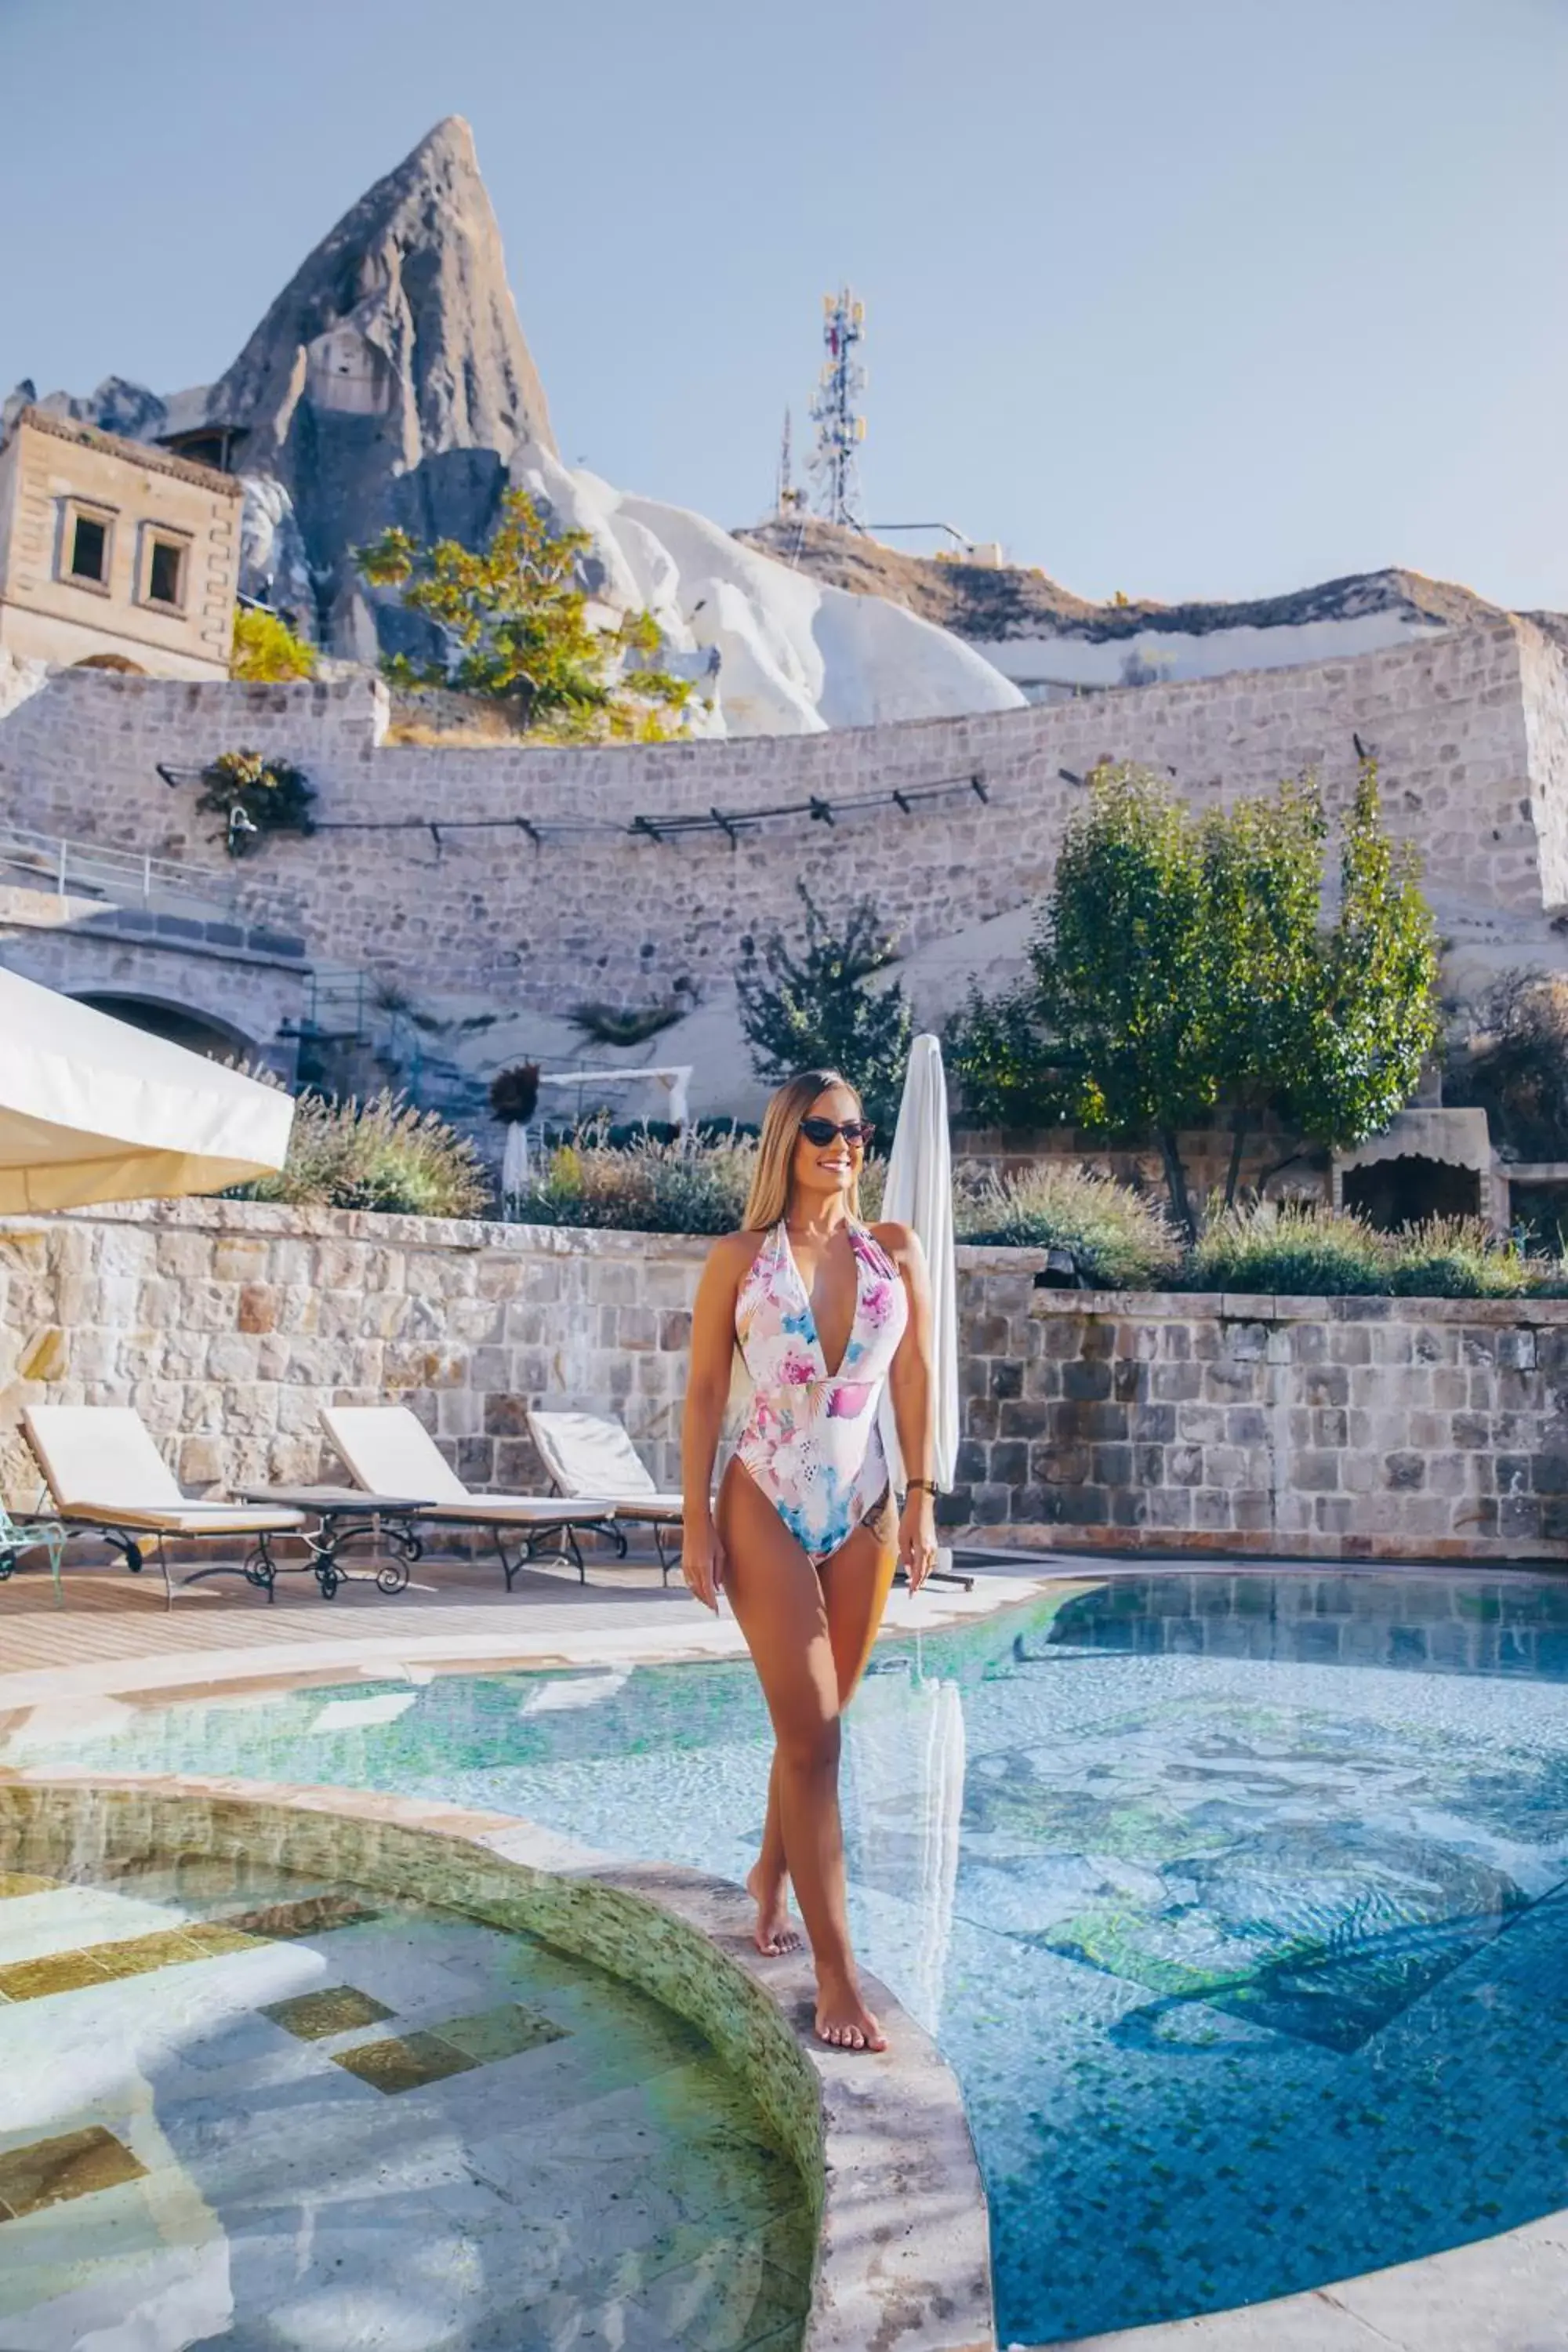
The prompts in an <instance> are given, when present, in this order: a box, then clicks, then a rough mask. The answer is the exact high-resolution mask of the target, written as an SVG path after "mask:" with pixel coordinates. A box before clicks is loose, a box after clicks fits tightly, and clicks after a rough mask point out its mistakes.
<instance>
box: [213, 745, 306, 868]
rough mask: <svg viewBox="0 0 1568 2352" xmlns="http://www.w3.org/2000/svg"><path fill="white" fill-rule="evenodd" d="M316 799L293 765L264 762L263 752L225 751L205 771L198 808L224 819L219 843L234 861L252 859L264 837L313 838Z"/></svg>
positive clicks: (280, 762)
mask: <svg viewBox="0 0 1568 2352" xmlns="http://www.w3.org/2000/svg"><path fill="white" fill-rule="evenodd" d="M315 797H316V794H315V790H314V788H313V786H311V785H310V783H308V782H306V780H305V777H304V775H303V773H302V772H301V771H300V769H298V768H296V767H295V766H294V764H293V762H292V761H289V760H267V759H263V757H262V755H261V753H260V752H259V751H223V752H220V753H219V755H218V757H217V758H216V760H214V761H210V762H209V763H208V765H207V766H206V767H205V768H204V769H203V770H202V792H201V793H200V795H199V797H198V799H197V801H196V806H197V808H199V809H201V810H203V811H205V813H206V814H210V815H212V816H221V817H222V818H223V820H224V829H223V831H222V833H221V834H218V835H215V838H216V839H217V840H219V841H221V842H222V843H223V845H224V847H225V848H226V850H227V852H228V854H229V856H231V857H248V856H249V855H250V853H251V851H252V850H253V849H254V848H255V847H256V846H257V845H258V843H259V841H260V840H261V838H262V835H264V834H268V833H314V832H315V830H316V825H315V820H314V818H313V817H312V816H311V814H310V803H311V802H312V801H313V800H314V799H315Z"/></svg>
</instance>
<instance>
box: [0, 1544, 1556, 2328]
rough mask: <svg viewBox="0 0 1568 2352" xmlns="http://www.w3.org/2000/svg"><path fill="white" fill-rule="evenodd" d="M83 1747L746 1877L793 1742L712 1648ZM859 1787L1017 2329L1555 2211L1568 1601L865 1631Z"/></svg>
mask: <svg viewBox="0 0 1568 2352" xmlns="http://www.w3.org/2000/svg"><path fill="white" fill-rule="evenodd" d="M42 1728H43V1727H38V1729H39V1732H41V1731H42ZM25 1737H26V1736H25ZM48 1752H49V1750H48V1748H47V1740H46V1739H44V1738H40V1737H39V1736H38V1734H37V1733H35V1734H34V1735H32V1736H30V1737H27V1744H26V1759H27V1760H28V1761H30V1762H33V1763H38V1762H41V1761H44V1760H47V1754H48ZM68 1752H69V1754H70V1757H71V1760H72V1761H73V1762H75V1763H79V1764H88V1765H99V1766H101V1767H104V1768H110V1767H113V1768H116V1769H127V1768H132V1769H156V1770H176V1771H178V1770H184V1771H195V1770H205V1771H214V1770H216V1771H222V1772H237V1773H241V1774H247V1775H250V1776H252V1777H255V1778H258V1779H264V1778H268V1777H271V1778H274V1779H291V1780H317V1781H324V1782H338V1783H342V1784H344V1785H347V1786H351V1787H356V1788H364V1787H375V1788H382V1789H394V1790H408V1791H412V1792H422V1793H429V1794H433V1795H440V1796H444V1797H448V1798H456V1799H462V1800H467V1801H473V1802H477V1803H479V1804H483V1805H488V1806H491V1807H495V1808H499V1809H500V1810H503V1811H517V1812H520V1813H525V1814H528V1815H530V1816H531V1817H533V1818H534V1819H536V1820H539V1821H542V1822H546V1823H548V1824H550V1825H551V1826H552V1827H553V1828H556V1829H558V1830H560V1831H562V1832H566V1833H567V1834H569V1835H571V1836H573V1837H575V1838H578V1839H581V1840H583V1841H584V1842H586V1843H589V1844H592V1845H598V1846H601V1847H605V1848H608V1849H611V1850H614V1851H618V1852H623V1853H624V1852H627V1851H631V1852H636V1853H641V1854H645V1855H658V1856H665V1857H668V1858H671V1859H675V1860H679V1861H684V1862H688V1863H690V1864H696V1865H699V1866H700V1867H703V1868H706V1869H709V1870H714V1871H718V1872H721V1873H723V1874H727V1875H730V1876H739V1875H740V1874H741V1873H742V1870H743V1869H744V1868H745V1866H746V1864H748V1863H749V1861H750V1859H751V1856H752V1852H753V1851H754V1846H755V1841H756V1837H757V1832H758V1830H759V1827H760V1824H761V1820H762V1812H763V1798H764V1788H765V1774H766V1764H767V1752H768V1751H767V1737H766V1728H765V1724H764V1720H763V1713H762V1709H761V1706H760V1703H759V1701H758V1698H757V1696H756V1691H755V1685H754V1684H753V1682H752V1677H751V1675H750V1673H749V1670H748V1669H747V1668H746V1667H744V1666H743V1665H707V1664H693V1665H681V1666H668V1667H662V1668H647V1669H642V1668H639V1669H637V1670H636V1671H634V1672H630V1673H626V1672H622V1671H620V1670H616V1671H615V1672H604V1673H580V1674H553V1675H497V1676H480V1677H462V1678H447V1677H442V1678H440V1679H437V1680H434V1681H431V1682H429V1683H427V1684H424V1685H414V1684H409V1685H390V1684H372V1683H368V1682H362V1683H359V1684H356V1685H353V1686H352V1687H350V1688H346V1689H340V1690H335V1691H331V1692H322V1691H321V1690H310V1691H305V1692H297V1693H294V1694H291V1695H289V1696H273V1697H268V1698H267V1699H265V1700H255V1699H251V1700H246V1701H243V1702H241V1701H233V1702H228V1703H225V1704H221V1705H219V1704H190V1705H185V1706H174V1707H168V1708H164V1709H161V1710H159V1711H157V1712H148V1713H137V1714H135V1715H133V1716H132V1717H129V1718H127V1719H126V1720H125V1721H124V1722H123V1723H122V1724H121V1725H119V1726H118V1727H116V1728H115V1729H114V1730H113V1731H112V1732H110V1733H106V1734H104V1735H102V1736H100V1737H97V1738H91V1739H87V1740H84V1739H83V1738H81V1737H80V1736H79V1735H78V1736H75V1737H73V1738H71V1739H70V1740H69V1742H68ZM18 1760H20V1759H19V1755H18ZM846 1808H847V1813H846V1818H847V1834H848V1846H849V1862H850V1873H851V1879H852V1888H853V1903H854V1912H855V1917H856V1924H857V1930H858V1936H859V1938H860V1943H861V1948H862V1950H863V1952H864V1954H865V1957H866V1958H867V1960H868V1963H869V1965H870V1966H871V1967H873V1968H874V1969H876V1970H877V1972H878V1973H879V1975H881V1976H882V1977H884V1978H885V1979H887V1980H888V1981H889V1983H890V1984H891V1985H892V1986H893V1987H894V1988H895V1990H897V1991H898V1992H899V1994H900V1996H901V1998H902V1999H903V2000H905V2001H906V2002H907V2003H908V2005H909V2006H910V2009H911V2010H913V2011H914V2012H915V2013H916V2014H917V2015H918V2016H919V2017H921V2019H922V2021H924V2022H925V2023H926V2024H927V2025H928V2026H930V2027H931V2030H932V2031H933V2032H935V2033H936V2035H937V2036H938V2039H939V2040H940V2042H941V2044H942V2048H943V2050H944V2051H945V2052H946V2053H947V2055H948V2057H949V2059H950V2060H951V2062H952V2064H953V2066H954V2068H955V2069H956V2071H957V2073H958V2074H959V2077H960V2079H961V2081H962V2083H963V2090H964V2095H965V2098H966V2101H967V2103H968V2108H969V2114H970V2118H971V2121H972V2124H973V2131H974V2135H975V2140H976V2144H977V2147H978V2149H979V2153H980V2158H981V2163H982V2166H983V2168H984V2173H985V2178H986V2182H987V2186H988V2189H989V2192H990V2197H991V2204H992V2214H993V2231H994V2253H995V2267H996V2285H997V2297H998V2305H999V2309H998V2318H999V2322H1000V2330H1001V2337H1002V2340H1003V2341H1004V2342H1006V2341H1008V2340H1009V2339H1016V2340H1018V2341H1022V2342H1026V2343H1029V2344H1042V2343H1048V2342H1051V2341H1054V2340H1056V2339H1058V2338H1061V2337H1066V2336H1076V2335H1083V2334H1089V2333H1091V2332H1098V2331H1100V2330H1102V2329H1110V2328H1114V2327H1118V2326H1133V2325H1136V2324H1139V2323H1142V2322H1144V2321H1149V2320H1153V2319H1157V2318H1162V2317H1173V2316H1176V2315H1181V2314H1185V2313H1191V2312H1196V2311H1202V2310H1207V2309H1211V2308H1215V2307H1219V2306H1224V2305H1231V2304H1236V2303H1240V2302H1244V2301H1252V2300H1255V2299H1258V2298H1259V2297H1263V2296H1268V2295H1274V2294H1285V2293H1289V2292H1291V2291H1293V2290H1297V2289H1300V2288H1304V2287H1308V2286H1310V2285H1313V2284H1321V2283H1322V2282H1323V2281H1325V2280H1328V2279H1331V2278H1335V2277H1340V2276H1343V2275H1345V2274H1346V2273H1353V2272H1356V2271H1361V2270H1365V2269H1370V2268H1373V2267H1376V2266H1379V2265H1381V2264H1384V2263H1394V2262H1400V2261H1405V2260H1409V2259H1411V2258H1413V2257H1415V2256H1417V2255H1420V2254H1424V2253H1429V2252H1436V2251H1437V2250H1438V2249H1439V2248H1441V2247H1444V2246H1448V2245H1453V2244H1456V2243H1458V2242H1461V2241H1463V2240H1466V2239H1469V2238H1475V2237H1480V2236H1485V2235H1488V2234H1490V2233H1491V2232H1493V2231H1498V2230H1501V2229H1506V2228H1508V2227H1510V2226H1511V2225H1513V2224H1515V2223H1518V2222H1521V2221H1525V2220H1527V2219H1529V2218H1531V2217H1532V2216H1534V2215H1536V2214H1539V2213H1542V2212H1544V2211H1548V2210H1553V2209H1555V2208H1558V2207H1561V2206H1563V2205H1568V1909H1565V1906H1564V1894H1563V1888H1564V1881H1565V1880H1568V1585H1558V1584H1554V1583H1553V1582H1552V1581H1551V1580H1547V1579H1543V1578H1535V1577H1528V1576H1524V1575H1516V1576H1507V1575H1500V1576H1494V1577H1492V1578H1489V1579H1488V1578H1478V1577H1474V1576H1447V1575H1436V1574H1434V1575H1430V1576H1428V1575H1416V1574H1411V1573H1408V1572H1402V1573H1399V1574H1396V1575H1395V1574H1375V1573H1370V1572H1366V1573H1353V1574H1346V1575H1339V1574H1336V1575H1323V1576H1319V1575H1312V1574H1305V1573H1294V1574H1289V1575H1285V1574H1280V1575H1269V1574H1245V1575H1235V1576H1231V1575H1212V1574H1211V1575H1191V1574H1180V1575H1167V1576H1141V1577H1137V1578H1130V1579H1125V1580H1112V1581H1109V1582H1104V1583H1096V1584H1093V1585H1079V1586H1075V1587H1068V1588H1063V1589H1062V1590H1061V1591H1058V1592H1056V1593H1054V1594H1053V1595H1052V1596H1051V1597H1050V1598H1048V1599H1047V1600H1043V1601H1037V1602H1032V1603H1030V1604H1028V1605H1026V1607H1024V1608H1022V1609H1016V1610H1012V1611H1009V1612H1005V1614H1003V1615H1001V1616H998V1617H996V1618H993V1619H991V1620H990V1621H988V1622H984V1623H982V1624H979V1625H971V1626H968V1627H965V1628H963V1629H962V1630H958V1631H954V1632H951V1633H941V1634H937V1635H933V1636H930V1637H927V1638H925V1639H924V1640H923V1641H921V1642H918V1643H917V1642H913V1641H909V1642H898V1643H886V1644H884V1645H883V1646H882V1647H881V1648H880V1649H879V1653H878V1655H877V1658H876V1661H875V1664H874V1669H873V1672H872V1674H871V1675H870V1676H869V1677H868V1681H867V1684H866V1686H865V1689H864V1691H863V1693H862V1695H861V1696H860V1698H859V1699H858V1702H857V1705H856V1707H855V1710H854V1713H853V1716H852V1717H851V1725H850V1732H849V1737H848V1739H847V1755H846Z"/></svg>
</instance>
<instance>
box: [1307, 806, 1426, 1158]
mask: <svg viewBox="0 0 1568 2352" xmlns="http://www.w3.org/2000/svg"><path fill="white" fill-rule="evenodd" d="M1438 969H1439V952H1438V941H1437V927H1436V923H1435V922H1434V921H1433V919H1432V910H1431V908H1429V907H1428V906H1427V904H1426V898H1425V897H1424V896H1423V894H1422V889H1421V880H1420V866H1419V863H1418V861H1417V859H1416V856H1415V851H1414V850H1413V849H1411V848H1410V847H1409V846H1408V845H1395V844H1394V843H1393V842H1391V841H1390V839H1389V837H1388V835H1387V834H1386V833H1385V832H1384V826H1383V819H1382V814H1381V811H1380V808H1379V805H1378V793H1377V769H1376V765H1375V763H1374V762H1373V761H1371V760H1363V762H1362V770H1361V775H1360V777H1359V779H1358V781H1357V784H1356V794H1355V800H1354V803H1353V804H1352V809H1351V812H1350V815H1349V817H1348V818H1347V820H1346V823H1345V828H1344V838H1343V840H1342V844H1341V848H1340V908H1339V915H1338V919H1337V920H1336V921H1335V923H1334V925H1333V927H1332V929H1331V930H1330V931H1329V932H1328V933H1327V934H1326V935H1325V936H1324V938H1323V940H1322V942H1321V963H1320V981H1319V987H1318V992H1317V997H1316V1002H1315V1003H1314V1004H1313V1006H1312V1017H1311V1020H1310V1024H1309V1026H1308V1028H1307V1030H1306V1033H1305V1034H1303V1036H1302V1039H1301V1045H1302V1047H1303V1049H1304V1050H1303V1051H1301V1053H1300V1055H1298V1056H1296V1057H1295V1058H1294V1059H1293V1060H1292V1062H1291V1063H1290V1064H1289V1065H1288V1066H1287V1067H1286V1068H1285V1069H1284V1070H1283V1071H1282V1072H1281V1083H1280V1094H1279V1108H1280V1112H1281V1115H1282V1116H1283V1117H1284V1118H1287V1119H1288V1120H1289V1121H1290V1122H1291V1123H1292V1124H1293V1125H1294V1126H1295V1127H1296V1129H1298V1130H1299V1132H1300V1134H1302V1135H1303V1136H1305V1137H1306V1138H1307V1139H1308V1140H1309V1141H1310V1142H1313V1143H1321V1144H1327V1145H1330V1146H1331V1147H1333V1148H1335V1149H1339V1150H1342V1149H1344V1148H1345V1147H1346V1146H1348V1145H1352V1144H1356V1143H1363V1142H1364V1141H1365V1140H1366V1139H1367V1137H1368V1136H1369V1135H1380V1134H1381V1133H1382V1132H1383V1130H1384V1128H1385V1127H1386V1126H1387V1125H1388V1123H1389V1121H1390V1120H1391V1119H1392V1118H1393V1117H1394V1113H1395V1111H1398V1110H1402V1109H1403V1108H1404V1107H1405V1104H1406V1103H1407V1102H1408V1101H1409V1100H1410V1097H1411V1096H1412V1095H1413V1094H1414V1093H1415V1088H1416V1087H1417V1085H1418V1084H1419V1082H1420V1077H1421V1072H1422V1069H1423V1068H1424V1066H1425V1065H1426V1061H1427V1059H1428V1057H1429V1056H1430V1055H1431V1054H1432V1052H1433V1051H1434V1049H1435V1047H1436V1044H1437V1039H1438V1034H1439V1027H1440V1023H1439V1013H1438V1004H1437V974H1438Z"/></svg>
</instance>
